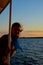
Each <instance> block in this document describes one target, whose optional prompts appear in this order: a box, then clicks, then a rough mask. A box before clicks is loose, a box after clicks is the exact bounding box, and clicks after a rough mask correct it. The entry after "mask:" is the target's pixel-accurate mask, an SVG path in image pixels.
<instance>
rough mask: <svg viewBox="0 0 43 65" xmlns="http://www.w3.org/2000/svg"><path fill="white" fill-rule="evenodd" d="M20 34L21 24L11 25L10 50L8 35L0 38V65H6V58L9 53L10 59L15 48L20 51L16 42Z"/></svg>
mask: <svg viewBox="0 0 43 65" xmlns="http://www.w3.org/2000/svg"><path fill="white" fill-rule="evenodd" d="M20 32H22V26H21V24H20V23H18V22H16V23H13V24H12V27H11V48H9V47H8V34H5V35H3V36H2V37H1V38H0V65H8V64H7V57H8V54H9V53H10V52H11V53H10V57H12V56H13V55H14V54H15V53H16V49H17V48H19V49H21V50H22V48H21V47H20V46H19V44H18V42H17V40H18V38H19V34H20Z"/></svg>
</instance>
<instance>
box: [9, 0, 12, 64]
mask: <svg viewBox="0 0 43 65" xmlns="http://www.w3.org/2000/svg"><path fill="white" fill-rule="evenodd" d="M11 14H12V0H10V11H9V36H8V46H9V48H11ZM8 64H9V65H10V53H9V55H8Z"/></svg>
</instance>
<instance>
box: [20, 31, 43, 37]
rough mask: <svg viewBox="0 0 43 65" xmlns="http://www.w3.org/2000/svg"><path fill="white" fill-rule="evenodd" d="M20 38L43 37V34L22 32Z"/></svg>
mask: <svg viewBox="0 0 43 65" xmlns="http://www.w3.org/2000/svg"><path fill="white" fill-rule="evenodd" d="M20 36H22V37H43V32H22V33H21V35H20Z"/></svg>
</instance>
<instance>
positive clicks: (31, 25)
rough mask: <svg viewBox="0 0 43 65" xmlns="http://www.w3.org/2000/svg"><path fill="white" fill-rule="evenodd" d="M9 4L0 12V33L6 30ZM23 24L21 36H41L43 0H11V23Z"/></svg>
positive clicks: (42, 33)
mask: <svg viewBox="0 0 43 65" xmlns="http://www.w3.org/2000/svg"><path fill="white" fill-rule="evenodd" d="M8 22H9V5H8V6H7V7H6V9H5V10H4V11H3V12H2V13H1V14H0V32H1V33H0V34H2V33H3V32H4V33H5V32H8ZM14 22H20V23H21V24H22V25H23V32H22V33H21V36H26V37H27V36H29V37H31V36H32V37H35V36H36V37H37V36H39V37H40V36H42V37H43V0H12V23H14Z"/></svg>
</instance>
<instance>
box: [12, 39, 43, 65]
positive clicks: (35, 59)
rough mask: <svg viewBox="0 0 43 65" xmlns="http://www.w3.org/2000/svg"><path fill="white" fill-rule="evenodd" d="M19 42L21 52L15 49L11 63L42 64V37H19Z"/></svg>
mask: <svg viewBox="0 0 43 65" xmlns="http://www.w3.org/2000/svg"><path fill="white" fill-rule="evenodd" d="M19 44H20V46H21V47H22V49H23V52H22V51H21V50H17V53H16V55H15V56H14V57H13V58H12V59H11V61H12V65H43V39H29V38H21V39H19Z"/></svg>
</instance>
